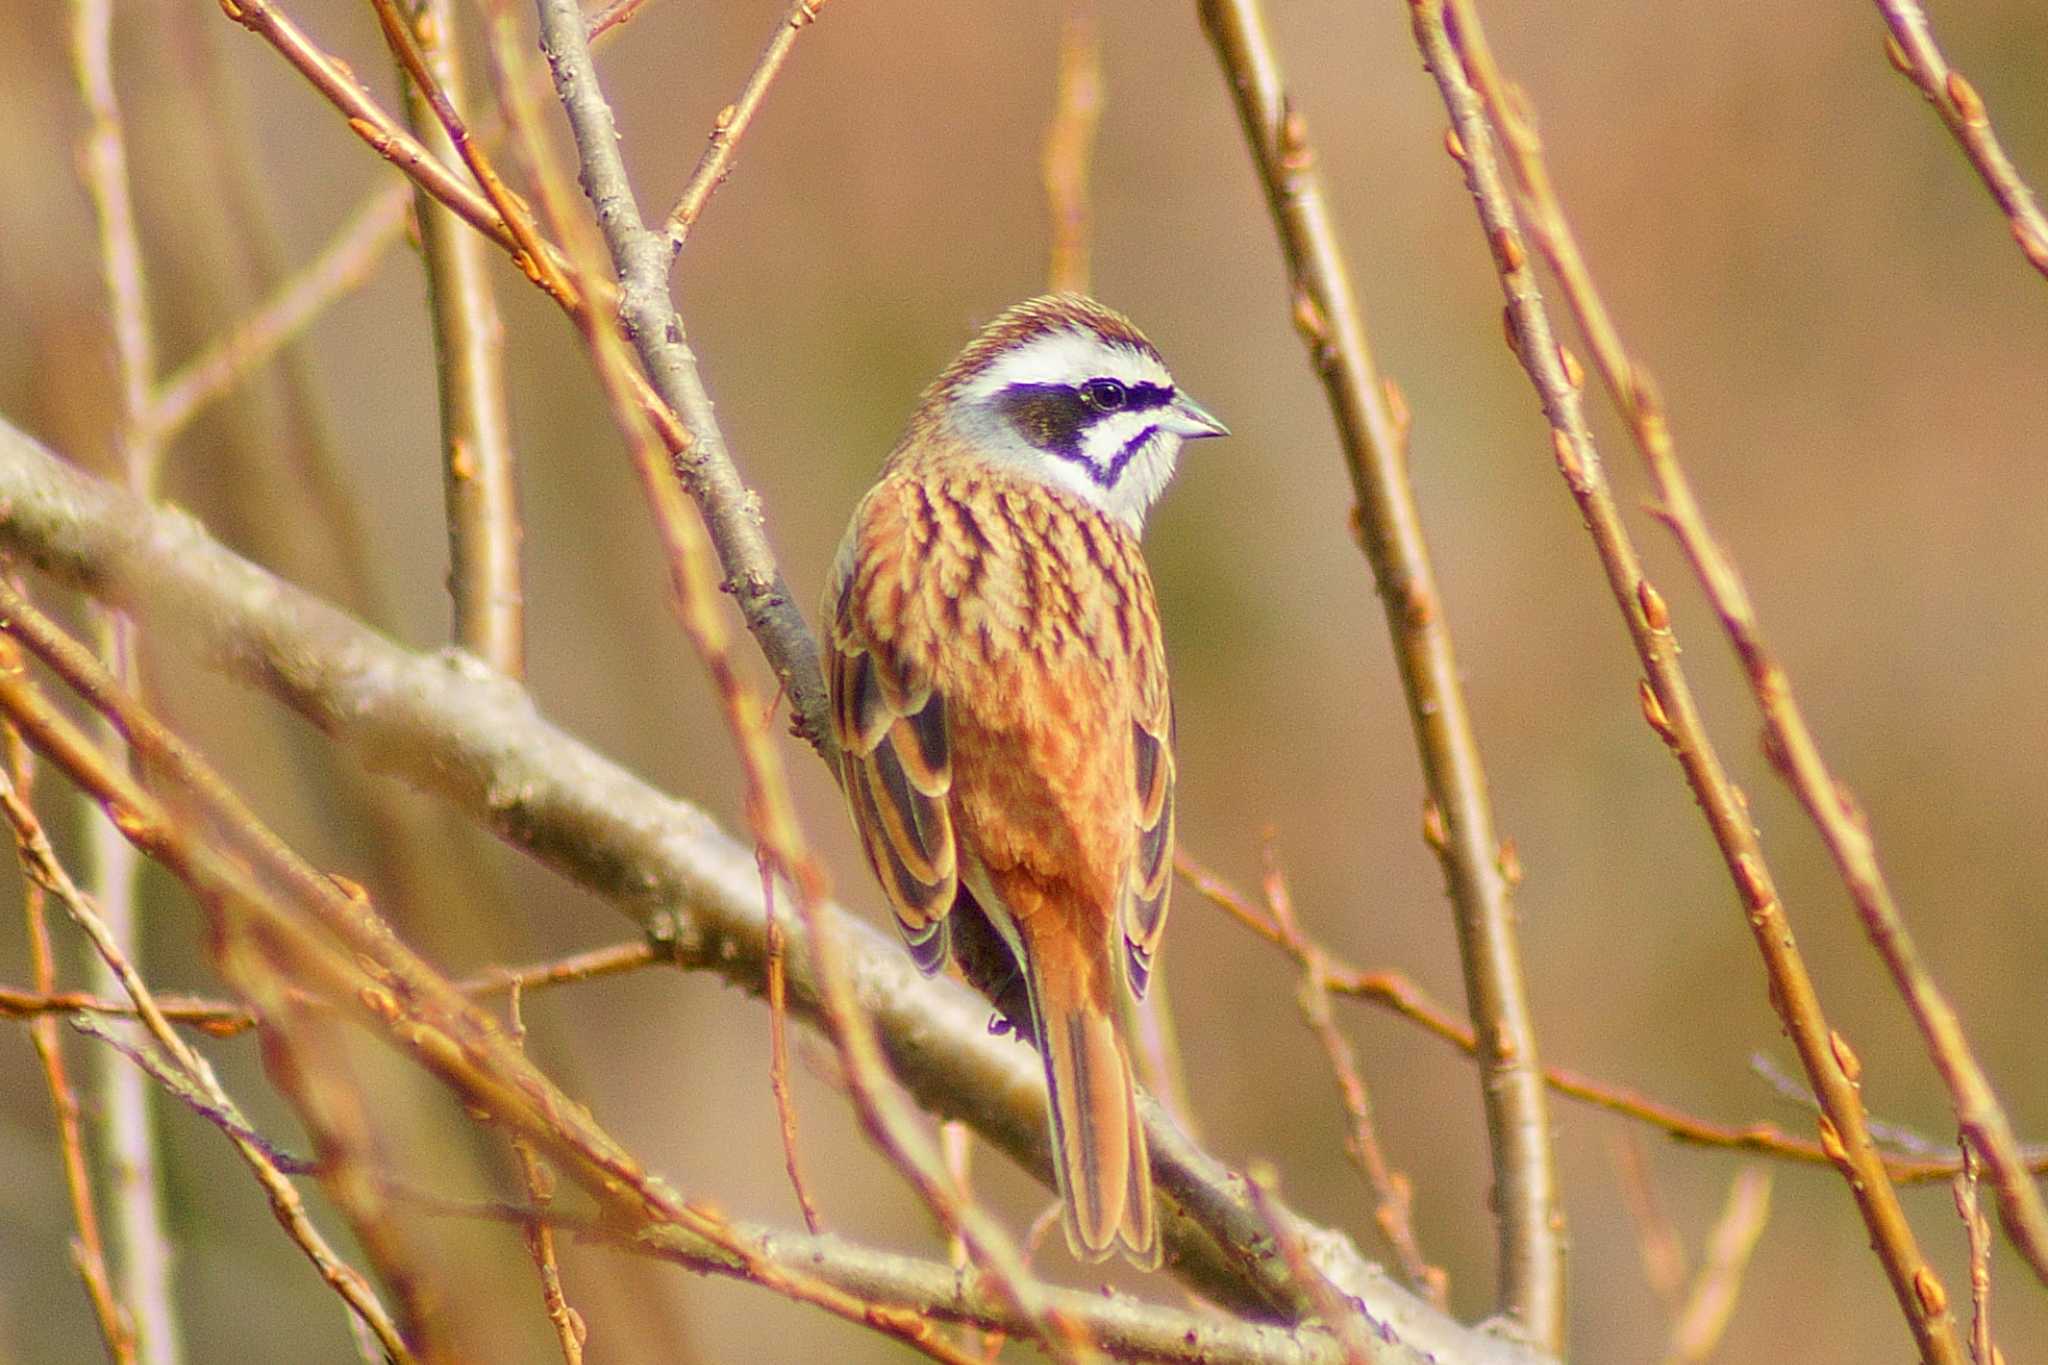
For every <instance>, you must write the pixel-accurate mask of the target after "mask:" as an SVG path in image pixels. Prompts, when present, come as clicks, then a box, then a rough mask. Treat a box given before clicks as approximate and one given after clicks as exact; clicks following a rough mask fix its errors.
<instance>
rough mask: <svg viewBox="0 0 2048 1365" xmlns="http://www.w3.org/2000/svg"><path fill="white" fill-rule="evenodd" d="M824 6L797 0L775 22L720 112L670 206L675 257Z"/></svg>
mask: <svg viewBox="0 0 2048 1365" xmlns="http://www.w3.org/2000/svg"><path fill="white" fill-rule="evenodd" d="M824 8H825V0H795V2H794V3H793V4H791V5H790V7H789V9H788V11H787V12H786V13H784V14H783V16H782V22H781V23H779V24H777V25H776V26H775V33H774V35H773V36H772V37H770V38H769V39H768V46H767V47H765V48H763V49H762V50H761V59H760V60H759V61H757V62H755V63H754V70H753V74H751V75H749V76H748V77H747V83H746V84H745V85H744V86H742V87H741V88H740V95H739V98H738V99H736V100H734V101H733V102H732V103H731V104H728V105H726V106H725V107H724V108H723V109H721V110H719V111H718V118H717V119H716V120H715V121H714V122H713V123H712V125H711V141H710V143H709V145H707V146H706V147H705V148H704V154H703V155H702V156H701V157H699V158H698V159H697V168H696V169H695V170H694V171H692V172H690V180H689V183H688V184H686V185H685V186H684V187H683V194H682V198H680V199H678V200H677V201H676V206H675V207H674V208H673V209H671V210H669V215H668V221H667V222H666V223H664V224H663V225H662V229H661V230H662V234H663V235H664V236H665V237H667V239H668V249H669V255H670V256H671V258H673V257H674V256H676V255H678V254H680V253H681V252H682V249H683V243H684V242H686V241H688V240H689V236H690V229H691V228H692V227H694V226H696V223H697V218H698V216H699V215H700V214H702V213H703V212H704V205H705V204H707V203H709V202H710V200H711V196H712V194H713V193H715V192H716V191H717V189H718V187H719V186H720V185H721V184H723V183H725V177H726V176H728V175H730V174H731V173H732V155H733V150H734V148H736V147H738V146H739V142H740V139H741V138H743V137H745V136H746V135H747V128H748V127H749V126H750V125H751V124H752V123H753V121H754V114H755V113H756V111H758V110H759V109H760V107H761V101H762V100H763V99H764V98H766V97H767V94H768V87H769V86H771V85H773V84H774V83H775V78H776V77H777V76H778V75H780V74H781V73H782V64H783V63H784V62H786V61H787V60H789V50H790V49H791V48H793V47H795V46H796V39H797V35H798V34H799V33H802V32H803V31H804V29H805V28H806V27H808V26H809V25H811V24H813V23H816V22H817V18H818V13H819V11H821V10H823V9H824ZM600 31H601V30H600V29H599V28H598V26H597V25H596V24H592V25H591V34H592V36H593V37H595V36H596V34H597V33H598V32H600Z"/></svg>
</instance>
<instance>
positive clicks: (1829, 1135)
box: [1410, 0, 1960, 1365]
mask: <svg viewBox="0 0 2048 1365" xmlns="http://www.w3.org/2000/svg"><path fill="white" fill-rule="evenodd" d="M1410 17H1411V19H1412V21H1413V27H1414V32H1415V41H1416V45H1417V47H1418V48H1419V49H1420V50H1421V52H1422V55H1423V60H1424V62H1425V64H1426V65H1427V66H1428V68H1429V71H1430V73H1431V75H1432V76H1433V77H1434V78H1435V81H1436V85H1437V88H1438V91H1439V93H1440V94H1441V95H1442V97H1443V101H1444V107H1445V108H1446V109H1447V110H1448V111H1449V114H1450V118H1451V125H1452V126H1451V135H1450V139H1449V145H1450V150H1451V152H1452V155H1453V157H1454V159H1455V160H1456V161H1457V162H1458V164H1459V166H1460V167H1461V169H1462V170H1463V172H1464V176H1465V181H1466V184H1467V186H1468V187H1469V188H1470V190H1471V191H1472V195H1473V200H1474V203H1475V206H1476V208H1477V210H1478V216H1479V222H1480V226H1481V228H1482V229H1483V230H1484V232H1485V235H1486V241H1487V245H1488V248H1489V252H1490V255H1491V258H1492V262H1493V265H1494V268H1495V271H1496V273H1497V274H1498V277H1499V279H1500V283H1501V289H1502V292H1503V294H1504V296H1505V297H1506V300H1507V305H1508V317H1509V321H1510V323H1511V326H1510V329H1509V335H1510V337H1511V339H1512V340H1513V342H1514V344H1515V353H1516V355H1517V357H1518V358H1519V359H1520V361H1521V363H1522V366H1523V368H1524V369H1525V370H1526V371H1527V373H1528V375H1529V378H1530V381H1531V383H1532V384H1533V385H1534V386H1535V389H1536V392H1537V396H1538V398H1539V400H1540V401H1541V404H1542V408H1543V412H1544V415H1545V417H1546V419H1547V421H1548V423H1549V427H1550V445H1551V448H1552V452H1553V454H1554V456H1555V458H1556V461H1557V464H1558V468H1559V470H1560V471H1561V472H1562V474H1563V475H1564V478H1565V482H1566V484H1567V486H1568V487H1569V488H1570V490H1571V493H1572V496H1573V498H1574V499H1575V500H1576V501H1577V503H1578V506H1579V510H1580V512H1581V514H1582V516H1583V519H1584V521H1585V524H1586V527H1587V530H1588V532H1589V533H1590V534H1591V535H1592V538H1593V543H1594V546H1595V548H1596V550H1597V551H1598V553H1599V556H1600V561H1601V565H1602V567H1603V569H1604V570H1605V572H1606V576H1607V581H1608V586H1609V588H1610V589H1611V591H1612V592H1613V594H1614V598H1615V601H1616V603H1617V604H1618V605H1619V607H1620V609H1621V612H1622V616H1623V619H1624V622H1625V624H1626V625H1627V627H1628V632H1629V637H1630V640H1631V642H1632V643H1633V645H1634V646H1635V650H1636V654H1637V657H1638V659H1640V661H1641V663H1642V666H1643V669H1644V672H1645V674H1646V675H1647V677H1646V680H1645V681H1644V682H1642V683H1641V684H1640V696H1641V701H1642V705H1643V711H1644V716H1645V718H1646V719H1647V721H1648V722H1649V724H1650V726H1651V728H1652V729H1653V730H1654V731H1655V732H1656V734H1657V735H1658V737H1659V738H1661V739H1662V740H1663V741H1664V743H1665V744H1666V746H1667V747H1668V748H1669V749H1670V750H1671V752H1672V754H1673V755H1674V756H1675V757H1676V758H1677V759H1678V762H1679V765H1680V767H1681V768H1682V770H1683V771H1684V774H1685V777H1686V780H1687V782H1688V784H1689V785H1690V786H1691V788H1692V791H1693V794H1694V796H1695V798H1696V799H1697V801H1698V803H1699V806H1700V809H1701V810H1702V812H1704V814H1705V815H1706V817H1707V822H1708V825H1709V827H1710V828H1711V830H1712V833H1713V836H1714V839H1715V842H1716V844H1717V845H1718V846H1719V848H1720V850H1721V854H1722V857H1723V860H1724V861H1725V862H1726V864H1727V867H1728V871H1729V873H1730V875H1731V877H1732V878H1733V880H1734V883H1735V887H1736V890H1737V891H1738V893H1739V895H1740V900H1741V903H1742V907H1743V910H1744V915H1745V918H1746V920H1747V921H1748V923H1749V926H1750V930H1751V934H1752V936H1753V938H1754V940H1755V942H1756V945H1757V948H1758V951H1759V954H1760V955H1761V957H1762V958H1763V962H1764V967H1765V970H1766V972H1767V974H1768V976H1769V978H1770V982H1771V988H1772V989H1771V1000H1772V1003H1773V1004H1774V1006H1775V1007H1776V1008H1777V1010H1778V1013H1779V1016H1780V1018H1782V1019H1783V1020H1784V1022H1785V1026H1786V1030H1787V1032H1788V1033H1789V1034H1790V1036H1791V1038H1792V1040H1793V1043H1794V1044H1795V1045H1796V1046H1797V1048H1798V1049H1799V1054H1800V1060H1801V1062H1802V1063H1803V1065H1804V1066H1805V1069H1806V1073H1807V1076H1808V1078H1809V1079H1810V1080H1811V1081H1812V1083H1813V1087H1814V1091H1815V1094H1816V1095H1817V1096H1819V1098H1820V1101H1821V1106H1822V1115H1821V1142H1822V1145H1823V1146H1824V1147H1826V1148H1827V1150H1828V1154H1829V1155H1830V1156H1831V1157H1832V1158H1833V1159H1834V1160H1835V1163H1836V1165H1837V1166H1838V1167H1839V1168H1840V1170H1841V1172H1842V1175H1843V1178H1844V1180H1845V1182H1846V1183H1847V1184H1848V1186H1849V1189H1850V1192H1851V1194H1852V1196H1853V1197H1854V1198H1855V1201H1856V1205H1857V1208H1858V1210H1859V1212H1860V1213H1861V1214H1862V1216H1863V1220H1864V1225H1865V1227H1866V1228H1867V1229H1868V1230H1869V1232H1870V1237H1871V1242H1872V1245H1873V1246H1874V1247H1875V1248H1876V1250H1877V1253H1878V1258H1879V1260H1880V1262H1881V1263H1882V1265H1883V1267H1884V1271H1885V1274H1886V1277H1887V1278H1888V1279H1889V1280H1890V1282H1891V1286H1892V1292H1893V1294H1894V1296H1895V1297H1896V1298H1897V1299H1898V1301H1899V1305H1900V1307H1901V1309H1902V1310H1903V1311H1904V1313H1905V1316H1906V1320H1907V1324H1908V1326H1909V1327H1910V1328H1911V1330H1912V1333H1913V1336H1914V1339H1915V1341H1916V1342H1917V1343H1918V1345H1919V1348H1920V1351H1921V1353H1922V1355H1923V1357H1924V1358H1925V1359H1926V1360H1927V1361H1929V1362H1930V1365H1954V1363H1955V1362H1958V1361H1959V1360H1960V1355H1959V1353H1958V1349H1957V1346H1956V1340H1955V1332H1954V1324H1953V1322H1952V1320H1951V1318H1950V1315H1949V1312H1948V1296H1947V1293H1946V1291H1945V1290H1944V1289H1943V1288H1942V1285H1941V1281H1940V1279H1939V1276H1938V1275H1937V1273H1936V1271H1935V1269H1934V1267H1933V1266H1932V1265H1931V1264H1930V1263H1929V1262H1928V1261H1927V1259H1926V1257H1925V1256H1924V1255H1923V1254H1922V1252H1921V1250H1920V1247H1919V1243H1918V1241H1917V1240H1916V1239H1915V1237H1914V1235H1913V1230H1912V1227H1911V1225H1910V1224H1908V1222H1907V1221H1906V1217H1905V1213H1904V1211H1903V1210H1902V1209H1901V1208H1900V1207H1899V1201H1898V1192H1897V1191H1896V1190H1895V1189H1894V1188H1893V1187H1892V1183H1891V1180H1890V1178H1889V1177H1888V1176H1887V1175H1886V1173H1885V1169H1884V1162H1883V1158H1882V1155H1881V1154H1880V1153H1879V1151H1878V1150H1877V1146H1876V1144H1875V1142H1874V1141H1873V1140H1872V1139H1871V1136H1870V1133H1869V1130H1868V1128H1867V1125H1866V1122H1865V1115H1864V1111H1863V1102H1862V1098H1861V1096H1860V1095H1859V1093H1858V1091H1857V1081H1856V1075H1855V1074H1854V1073H1855V1071H1856V1070H1857V1066H1856V1062H1855V1056H1854V1054H1853V1053H1852V1052H1851V1051H1850V1049H1849V1046H1848V1043H1847V1041H1846V1040H1844V1039H1843V1038H1842V1036H1841V1035H1840V1034H1838V1033H1835V1032H1834V1031H1833V1030H1831V1029H1830V1028H1829V1027H1828V1024H1827V1020H1826V1017H1825V1016H1824V1015H1823V1013H1822V1012H1821V1008H1820V1001H1819V998H1818V996H1817V995H1816V993H1815V991H1814V986H1813V981H1812V978H1811V977H1810V975H1809V974H1808V973H1807V970H1806V963H1805V960H1804V959H1803V958H1802V957H1801V956H1800V954H1799V950H1798V947H1797V945H1796V943H1795V942H1794V939H1793V936H1792V930H1791V925H1790V923H1789V921H1788V920H1787V919H1786V916H1785V911H1784V907H1783V905H1782V904H1781V903H1780V901H1779V899H1778V894H1777V890H1776V888H1775V887H1774V886H1773V884H1772V881H1771V874H1770V869H1769V865H1768V864H1767V863H1766V862H1765V859H1764V856H1763V849H1762V847H1761V846H1760V844H1759V843H1758V840H1757V834H1756V830H1755V828H1754V826H1753V825H1752V824H1751V822H1750V819H1749V815H1748V812H1747V810H1746V809H1745V808H1744V806H1743V803H1742V801H1741V800H1740V799H1739V798H1738V796H1737V794H1736V792H1735V789H1734V784H1733V783H1732V782H1730V780H1729V779H1728V776H1727V773H1726V771H1725V770H1724V769H1723V768H1722V766H1721V761H1720V757H1719V755H1718V754H1717V753H1716V751H1715V750H1714V747H1713V744H1712V741H1711V740H1709V739H1708V737H1707V734H1706V729H1705V726H1704V724H1703V722H1702V720H1701V718H1700V714H1699V708H1698V706H1697V704H1696V702H1695V701H1694V698H1693V694H1692V688H1691V684H1690V683H1689V682H1688V681H1687V679H1686V676H1685V673H1684V670H1683V669H1682V668H1681V667H1680V665H1679V662H1678V645H1677V640H1676V638H1675V636H1674V635H1673V633H1672V630H1671V618H1670V612H1669V609H1668V608H1667V607H1666V605H1665V603H1664V599H1663V597H1662V596H1661V595H1660V594H1659V593H1658V592H1657V590H1656V589H1655V588H1654V587H1653V586H1652V585H1651V584H1650V582H1649V580H1648V579H1647V578H1645V577H1644V576H1643V572H1642V568H1641V565H1640V561H1639V560H1638V557H1637V555H1636V550H1635V543H1634V540H1633V538H1632V537H1631V536H1630V535H1629V533H1628V528H1627V527H1626V526H1625V525H1624V524H1623V522H1622V520H1621V514H1620V511H1619V509H1618V507H1617V506H1616V504H1615V500H1614V496H1613V492H1612V490H1611V488H1610V487H1609V485H1608V483H1607V479H1606V475H1605V473H1604V471H1603V470H1602V467H1601V464H1600V459H1599V455H1598V453H1597V452H1596V451H1595V449H1594V445H1593V439H1592V435H1591V433H1590V432H1589V430H1588V429H1587V426H1586V422H1585V417H1584V414H1583V412H1582V410H1581V405H1580V395H1579V392H1578V386H1577V384H1576V383H1574V382H1573V379H1572V377H1571V376H1572V374H1573V373H1574V372H1576V370H1577V362H1576V361H1572V362H1570V363H1567V361H1566V359H1565V352H1564V351H1563V349H1562V348H1561V347H1560V346H1559V345H1558V343H1557V341H1556V339H1555V337H1554V335H1553V332H1552V329H1551V325H1550V316H1549V312H1548V310H1547V309H1546V307H1545V306H1544V303H1543V300H1542V298H1541V296H1540V294H1539V293H1538V292H1537V288H1536V280H1535V273H1534V270H1533V269H1532V267H1531V262H1530V259H1529V254H1528V251H1527V248H1526V247H1525V246H1524V245H1523V233H1522V229H1521V225H1520V223H1519V221H1518V220H1517V217H1516V213H1515V206H1514V201H1513V198H1512V197H1511V195H1510V193H1509V190H1508V187H1507V183H1506V180H1505V177H1504V175H1503V173H1502V170H1501V166H1500V163H1499V160H1498V158H1497V157H1496V156H1495V153H1494V141H1493V134H1492V131H1491V129H1490V128H1489V126H1488V123H1487V119H1486V114H1485V109H1484V106H1483V104H1482V102H1481V100H1480V97H1479V95H1478V93H1477V92H1476V91H1475V90H1474V89H1473V88H1472V85H1471V83H1470V81H1469V79H1468V78H1467V76H1466V74H1465V68H1464V65H1463V62H1462V61H1461V59H1460V56H1459V53H1458V49H1457V46H1456V44H1455V43H1454V42H1453V40H1452V37H1451V34H1450V30H1449V28H1448V26H1447V23H1446V14H1445V0H1411V3H1410Z"/></svg>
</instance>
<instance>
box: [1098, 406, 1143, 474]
mask: <svg viewBox="0 0 2048 1365" xmlns="http://www.w3.org/2000/svg"><path fill="white" fill-rule="evenodd" d="M1159 420H1160V415H1159V413H1158V412H1157V411H1154V410H1148V409H1142V408H1140V409H1134V410H1132V411H1127V412H1112V413H1107V414H1105V415H1103V416H1101V417H1098V418H1096V419H1095V421H1094V422H1093V423H1091V424H1090V425H1089V426H1087V427H1086V428H1084V429H1083V430H1082V432H1081V454H1082V455H1083V456H1084V457H1085V458H1086V459H1087V461H1088V463H1089V464H1091V465H1094V466H1095V467H1096V468H1097V469H1099V470H1101V471H1102V472H1103V473H1105V474H1107V473H1109V472H1110V471H1112V470H1114V469H1115V468H1116V466H1117V464H1118V463H1119V462H1128V461H1129V460H1130V459H1131V458H1132V457H1133V452H1132V447H1131V443H1132V442H1133V441H1135V440H1137V439H1138V438H1139V437H1141V436H1143V435H1144V434H1145V433H1146V432H1147V431H1156V430H1157V429H1158V427H1159Z"/></svg>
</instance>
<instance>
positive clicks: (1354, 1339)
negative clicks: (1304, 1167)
mask: <svg viewBox="0 0 2048 1365" xmlns="http://www.w3.org/2000/svg"><path fill="white" fill-rule="evenodd" d="M1278 1181H1279V1177H1278V1176H1277V1175H1276V1174H1275V1173H1274V1171H1273V1168H1272V1167H1271V1166H1270V1165H1267V1164H1266V1163H1265V1162H1260V1161H1255V1162H1253V1163H1252V1164H1251V1166H1250V1167H1249V1168H1248V1169H1247V1170H1246V1171H1245V1193H1246V1194H1247V1195H1248V1196H1250V1198H1251V1204H1252V1211H1253V1212H1254V1213H1256V1214H1257V1215H1258V1216H1259V1217H1260V1218H1261V1219H1262V1220H1264V1222H1265V1224H1266V1227H1267V1229H1268V1230H1269V1231H1270V1232H1271V1233H1272V1235H1273V1243H1274V1245H1275V1246H1276V1247H1277V1248H1278V1249H1279V1252H1280V1257H1281V1259H1282V1260H1284V1261H1286V1262H1287V1269H1288V1271H1289V1273H1290V1274H1292V1275H1293V1276H1294V1279H1295V1282H1296V1283H1298V1284H1299V1285H1301V1287H1302V1288H1303V1289H1304V1290H1306V1291H1307V1292H1308V1296H1309V1299H1310V1300H1311V1301H1312V1302H1313V1303H1314V1304H1315V1307H1316V1316H1317V1317H1319V1318H1321V1319H1322V1320H1323V1325H1324V1326H1325V1327H1327V1328H1329V1329H1330V1331H1331V1332H1333V1333H1335V1334H1336V1337H1337V1341H1338V1343H1339V1344H1340V1345H1341V1346H1342V1347H1343V1348H1344V1361H1345V1365H1373V1357H1374V1354H1375V1352H1374V1349H1373V1341H1372V1336H1371V1327H1370V1322H1371V1319H1370V1318H1369V1317H1368V1316H1367V1315H1366V1314H1365V1313H1364V1312H1363V1311H1362V1309H1361V1308H1360V1307H1359V1305H1357V1304H1355V1303H1353V1302H1351V1301H1350V1300H1347V1299H1346V1298H1345V1297H1344V1295H1343V1294H1341V1293H1339V1292H1338V1290H1337V1287H1336V1286H1335V1285H1333V1284H1331V1283H1330V1280H1329V1277H1328V1276H1327V1275H1325V1274H1323V1272H1322V1271H1320V1270H1318V1269H1317V1268H1316V1265H1315V1262H1314V1261H1313V1260H1312V1259H1310V1257H1309V1252H1308V1247H1307V1246H1305V1245H1304V1244H1303V1242H1302V1239H1301V1234H1300V1232H1299V1231H1297V1230H1296V1228H1295V1227H1294V1224H1293V1222H1292V1220H1290V1219H1289V1218H1288V1216H1287V1213H1286V1211H1285V1210H1284V1209H1282V1208H1280V1207H1279V1205H1278V1204H1277V1203H1276V1202H1275V1200H1274V1197H1273V1195H1274V1188H1275V1186H1276V1185H1277V1184H1278Z"/></svg>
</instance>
